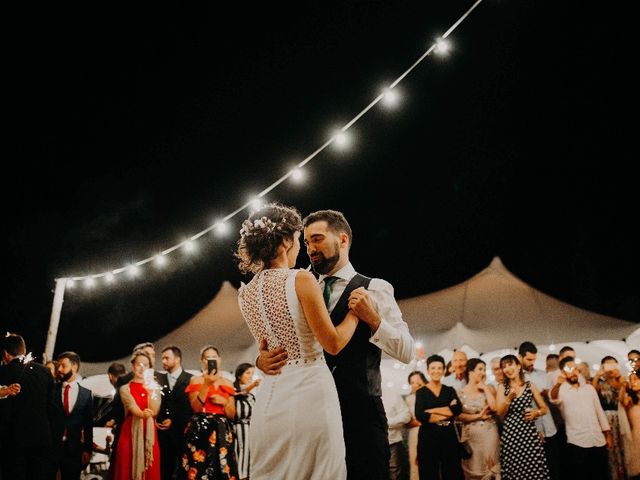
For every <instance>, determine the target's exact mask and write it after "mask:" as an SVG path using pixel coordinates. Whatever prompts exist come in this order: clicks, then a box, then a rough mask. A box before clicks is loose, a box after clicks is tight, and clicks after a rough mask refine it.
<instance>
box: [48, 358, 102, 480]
mask: <svg viewBox="0 0 640 480" xmlns="http://www.w3.org/2000/svg"><path fill="white" fill-rule="evenodd" d="M57 360H58V370H57V372H56V376H57V379H58V380H59V381H58V382H57V383H56V384H55V387H54V391H53V402H52V406H51V438H52V445H53V447H52V465H51V475H52V478H54V477H55V475H56V472H57V471H58V468H59V469H60V478H61V479H62V480H78V479H79V478H80V472H81V471H82V470H83V469H84V467H86V466H87V465H88V464H89V461H90V460H91V452H92V450H93V395H92V393H91V390H89V389H87V388H85V387H83V386H82V385H80V384H79V383H78V370H79V369H80V357H79V356H78V354H77V353H75V352H64V353H61V354H60V355H58V358H57Z"/></svg>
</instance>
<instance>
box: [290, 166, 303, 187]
mask: <svg viewBox="0 0 640 480" xmlns="http://www.w3.org/2000/svg"><path fill="white" fill-rule="evenodd" d="M290 173H291V180H293V182H294V183H301V182H302V181H303V180H304V178H305V173H304V171H303V170H302V169H301V168H294V169H292V170H291V172H290Z"/></svg>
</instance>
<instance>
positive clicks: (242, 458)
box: [233, 363, 260, 480]
mask: <svg viewBox="0 0 640 480" xmlns="http://www.w3.org/2000/svg"><path fill="white" fill-rule="evenodd" d="M253 372H254V369H253V365H251V364H250V363H241V364H240V365H238V367H237V368H236V381H235V382H233V386H234V388H235V389H236V416H235V418H234V422H233V428H234V430H235V434H236V443H235V445H236V460H237V461H238V473H239V475H240V479H241V480H245V479H248V478H249V423H250V422H251V411H252V410H253V405H254V403H255V401H256V397H255V396H254V395H253V393H252V392H251V391H252V390H253V389H254V388H256V387H257V386H258V385H260V379H259V378H256V379H255V380H254V379H253Z"/></svg>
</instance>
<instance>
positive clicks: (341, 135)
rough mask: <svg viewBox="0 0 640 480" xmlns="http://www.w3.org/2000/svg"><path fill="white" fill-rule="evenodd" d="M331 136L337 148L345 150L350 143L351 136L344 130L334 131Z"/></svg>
mask: <svg viewBox="0 0 640 480" xmlns="http://www.w3.org/2000/svg"><path fill="white" fill-rule="evenodd" d="M332 138H333V142H334V143H335V145H336V147H337V148H338V149H339V150H346V149H347V148H348V147H349V146H350V145H351V136H350V135H348V134H347V133H346V132H336V133H334V134H333V137H332Z"/></svg>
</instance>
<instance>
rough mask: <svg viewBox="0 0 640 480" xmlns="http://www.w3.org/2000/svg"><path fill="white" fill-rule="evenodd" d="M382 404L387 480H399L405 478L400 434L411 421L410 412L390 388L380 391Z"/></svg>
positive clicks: (405, 455) (404, 454) (403, 452)
mask: <svg viewBox="0 0 640 480" xmlns="http://www.w3.org/2000/svg"><path fill="white" fill-rule="evenodd" d="M382 404H383V405H384V411H385V414H386V415H387V423H388V424H389V450H390V451H391V457H390V459H389V480H401V479H402V478H404V477H405V473H406V465H407V449H406V447H405V445H404V441H403V438H402V432H403V431H404V427H405V425H406V424H407V423H408V422H410V421H411V412H410V411H409V407H408V406H407V404H406V403H405V401H404V399H403V398H402V396H401V395H400V394H399V393H398V392H396V391H395V390H393V389H392V388H386V387H385V388H383V389H382Z"/></svg>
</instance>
